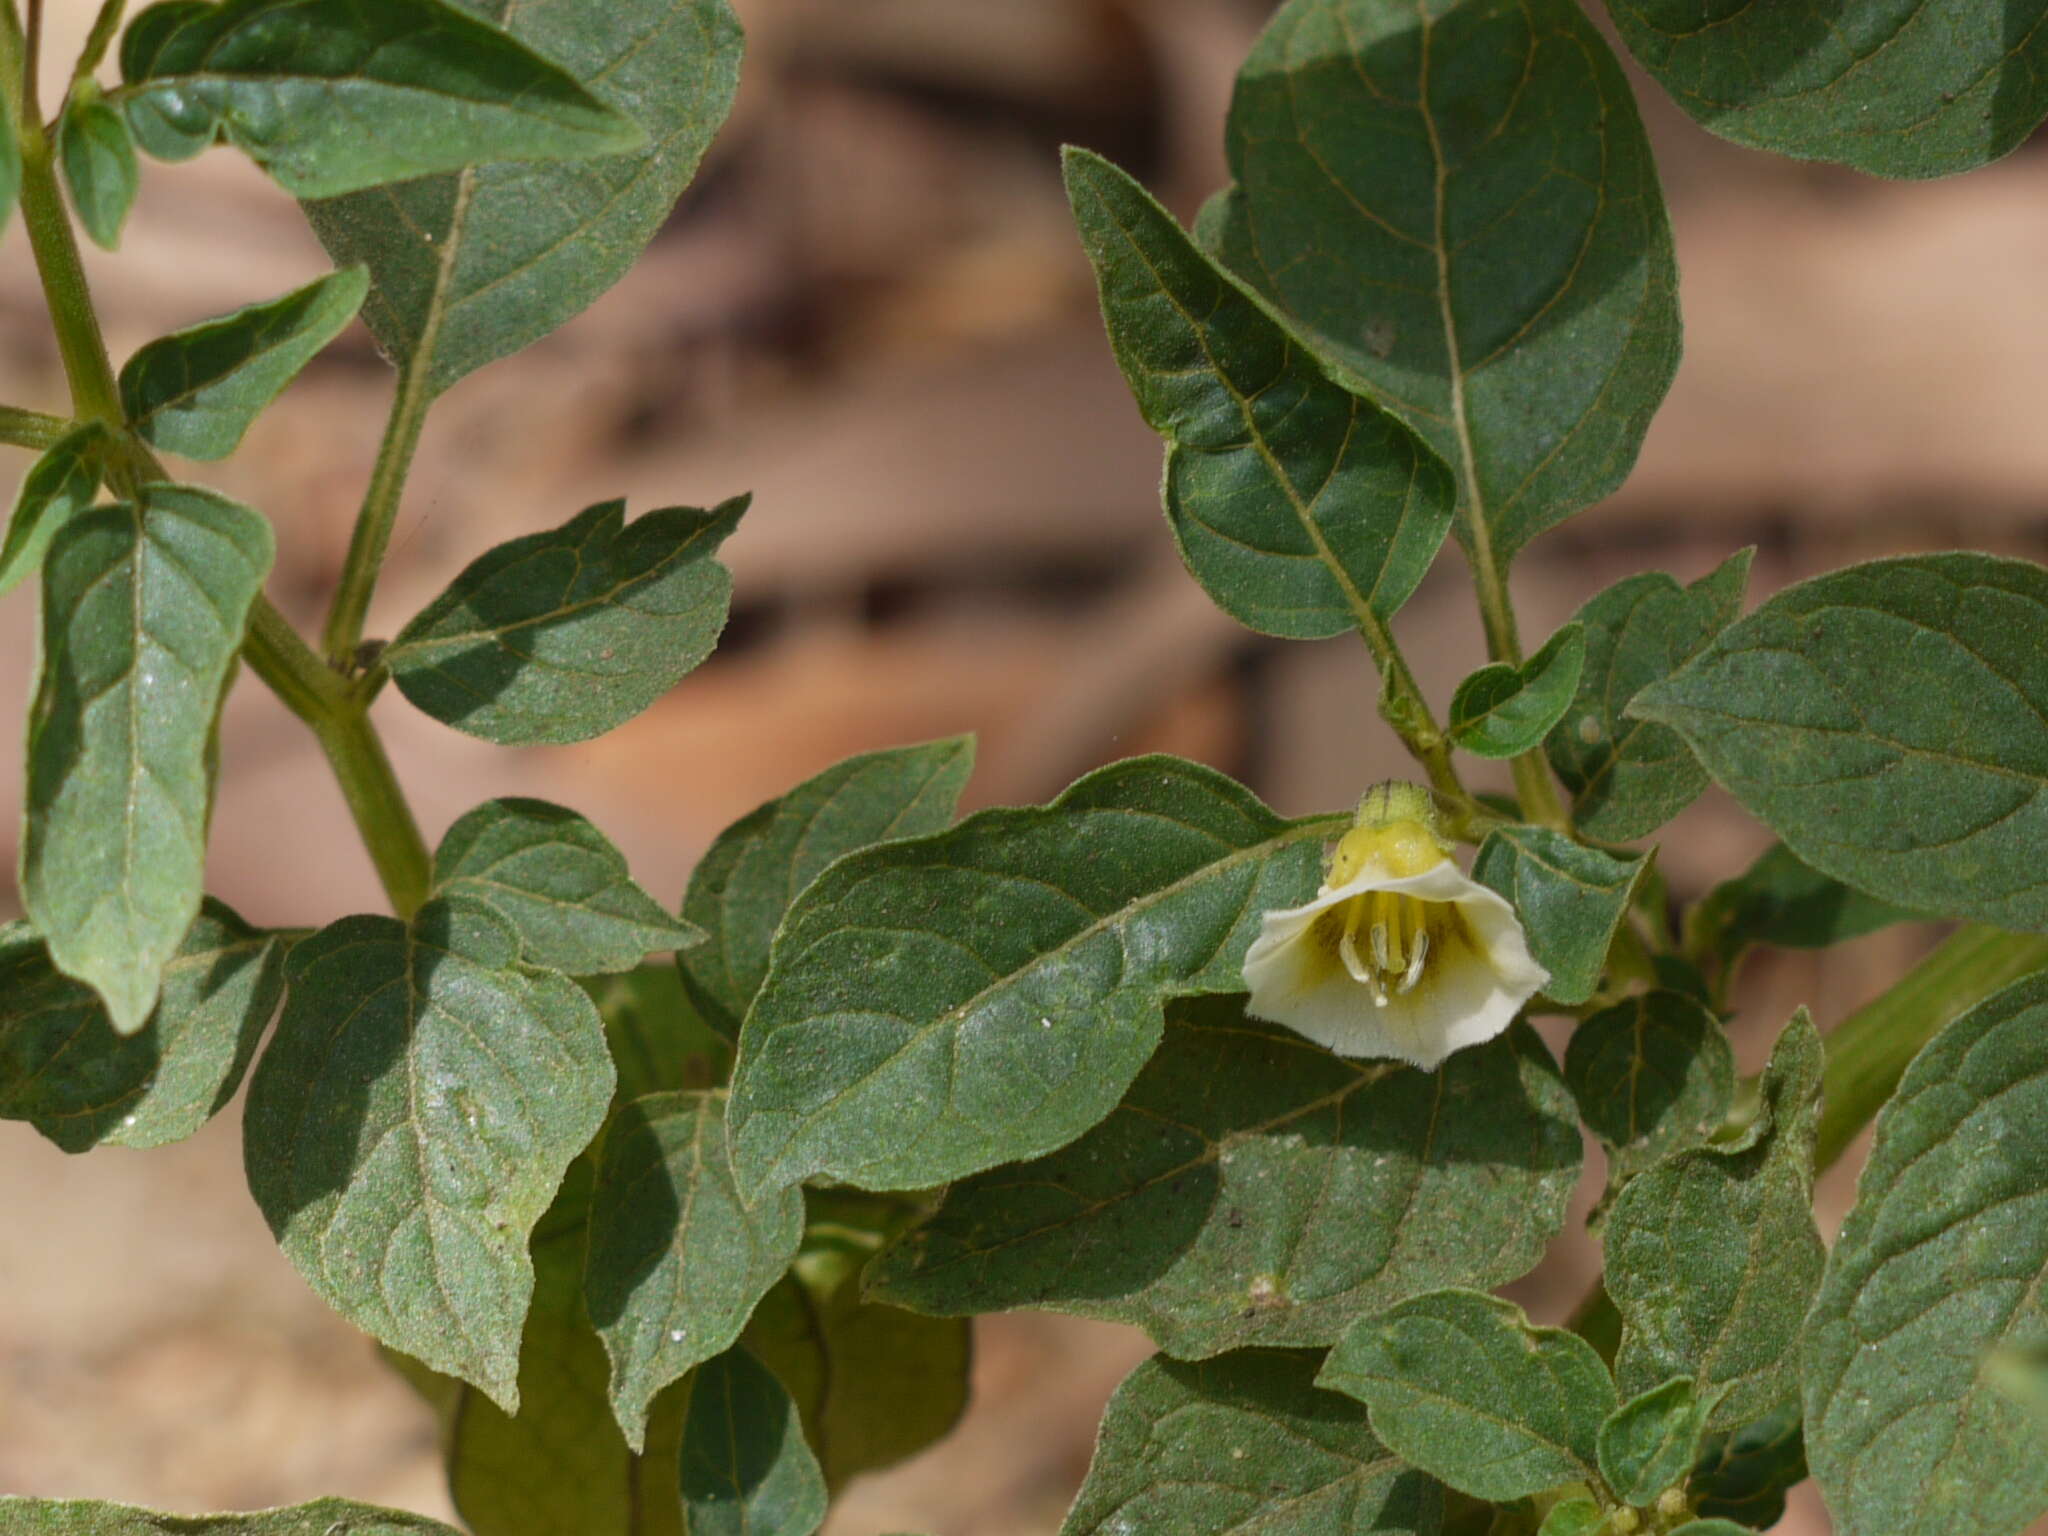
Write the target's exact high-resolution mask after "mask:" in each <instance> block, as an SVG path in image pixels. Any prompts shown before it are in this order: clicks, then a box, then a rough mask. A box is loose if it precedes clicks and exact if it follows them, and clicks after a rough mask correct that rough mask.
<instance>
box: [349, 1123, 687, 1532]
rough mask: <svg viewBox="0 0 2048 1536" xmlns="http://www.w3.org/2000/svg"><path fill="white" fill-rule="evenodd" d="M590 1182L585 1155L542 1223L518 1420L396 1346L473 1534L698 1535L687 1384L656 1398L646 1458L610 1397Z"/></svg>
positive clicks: (536, 1239)
mask: <svg viewBox="0 0 2048 1536" xmlns="http://www.w3.org/2000/svg"><path fill="white" fill-rule="evenodd" d="M590 1189H591V1162H590V1159H589V1158H588V1157H579V1158H578V1159H577V1160H576V1161H575V1162H574V1163H572V1164H571V1165H570V1167H569V1173H568V1176H567V1178H565V1179H564V1180H563V1183H562V1191H561V1193H560V1194H559V1195H557V1196H556V1197H555V1202H554V1204H553V1205H552V1206H550V1207H549V1209H548V1212H547V1214H546V1215H545V1216H543V1217H542V1218H541V1220H540V1223H539V1225H538V1226H536V1227H535V1228H534V1233H533V1245H532V1255H533V1270H534V1290H533V1306H532V1308H531V1310H530V1311H529V1312H528V1313H527V1316H526V1327H525V1331H524V1335H523V1337H522V1339H521V1342H520V1347H519V1389H520V1408H519V1412H518V1414H517V1415H516V1416H513V1415H508V1414H506V1412H505V1411H504V1410H503V1409H502V1408H500V1407H498V1405H497V1404H496V1403H493V1402H492V1401H491V1400H490V1399H489V1398H487V1397H484V1396H483V1395H482V1394H481V1393H479V1392H478V1391H477V1390H476V1389H475V1388H474V1387H470V1386H466V1385H464V1384H463V1383H462V1382H459V1381H452V1380H450V1379H449V1378H447V1377H445V1376H436V1375H434V1374H433V1373H432V1372H431V1371H428V1370H427V1369H426V1368H425V1367H423V1366H421V1365H420V1364H418V1362H416V1361H412V1360H408V1359H406V1358H404V1357H403V1356H400V1355H393V1354H387V1358H388V1359H389V1360H390V1361H391V1362H392V1363H393V1364H394V1365H395V1366H397V1368H398V1369H399V1371H400V1372H401V1373H402V1374H403V1375H404V1376H405V1377H406V1378H407V1379H408V1380H409V1381H411V1382H412V1384H413V1385H414V1386H415V1387H417V1388H418V1389H419V1391H420V1393H421V1394H422V1395H423V1396H424V1397H425V1398H426V1399H427V1401H428V1402H429V1403H430V1404H432V1405H433V1406H434V1409H435V1411H436V1413H437V1414H438V1416H439V1417H440V1420H441V1426H442V1449H443V1455H444V1458H445V1459H446V1462H447V1465H448V1489H449V1492H450V1494H451V1495H452V1496H453V1498H454V1500H455V1507H456V1508H457V1509H458V1510H460V1511H461V1513H462V1519H463V1522H464V1524H465V1525H466V1526H467V1527H468V1529H469V1530H470V1531H471V1532H472V1533H473V1536H597V1533H609V1532H622V1533H631V1536H688V1532H687V1531H686V1529H685V1526H684V1523H683V1509H682V1501H681V1499H680V1498H679V1497H678V1495H677V1493H676V1460H677V1457H678V1456H679V1455H680V1454H681V1447H682V1439H683V1415H684V1411H685V1409H686V1406H687V1404H688V1400H689V1389H688V1388H687V1387H685V1386H677V1387H672V1388H670V1389H669V1390H668V1391H667V1392H664V1393H663V1394H662V1395H661V1397H660V1398H659V1399H657V1400H656V1403H655V1407H654V1412H653V1414H652V1415H651V1416H650V1419H649V1422H648V1430H647V1452H646V1454H645V1455H642V1456H636V1455H634V1454H633V1452H632V1450H631V1449H630V1448H629V1447H628V1446H627V1444H626V1442H625V1439H624V1438H623V1437H622V1436H621V1435H620V1434H619V1427H618V1425H617V1424H616V1423H614V1422H613V1420H612V1411H611V1405H610V1404H609V1403H608V1402H607V1401H606V1396H605V1381H606V1377H607V1368H606V1365H605V1356H604V1346H603V1345H602V1344H601V1343H599V1342H598V1337H597V1334H596V1333H595V1332H594V1331H593V1330H592V1328H591V1326H590V1321H589V1319H588V1318H586V1317H585V1316H584V1315H583V1297H582V1290H583V1273H582V1272H583V1249H584V1241H585V1233H586V1219H587V1217H588V1214H589V1207H590Z"/></svg>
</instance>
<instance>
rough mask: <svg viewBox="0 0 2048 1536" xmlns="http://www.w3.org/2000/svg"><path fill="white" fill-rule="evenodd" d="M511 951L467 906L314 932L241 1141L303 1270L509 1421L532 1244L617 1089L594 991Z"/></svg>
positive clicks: (296, 960)
mask: <svg viewBox="0 0 2048 1536" xmlns="http://www.w3.org/2000/svg"><path fill="white" fill-rule="evenodd" d="M518 956H519V940H518V936H517V935H516V934H515V933H514V932H513V931H512V929H511V928H510V927H508V926H507V925H506V924H505V922H504V921H503V920H502V919H501V918H499V917H497V916H496V915H495V914H494V913H492V912H491V911H490V910H489V909H488V908H485V907H482V906H479V905H477V904H475V903H470V902H465V901H462V900H460V899H459V898H457V899H452V900H451V899H445V898H444V899H439V900H436V901H433V902H430V903H428V905H426V906H425V907H423V908H421V909H420V913H419V915H418V916H417V917H416V918H415V919H414V920H413V923H412V925H411V926H410V927H408V926H407V925H405V924H403V923H400V922H398V921H397V920H395V919H393V918H387V917H348V918H343V919H342V920H341V921H340V922H338V923H334V924H332V925H330V926H329V927H327V928H324V929H322V930H321V931H320V932H319V933H318V934H315V935H314V936H313V937H312V938H310V939H306V940H304V941H303V942H301V943H300V944H299V945H298V946H297V947H296V948H295V949H294V950H293V951H292V957H291V960H290V962H289V965H288V967H287V969H288V979H289V981H290V985H291V994H290V997H289V998H288V999H287V1001H286V1003H285V1008H284V1015H283V1017H282V1018H281V1019H280V1020H279V1021H278V1026H277V1036H276V1038H275V1039H274V1040H273V1041H272V1042H271V1046H270V1049H269V1050H268V1051H266V1052H265V1053H264V1056H263V1060H262V1062H261V1063H260V1064H259V1065H258V1066H257V1069H256V1074H255V1077H254V1079H253V1081H252V1083H251V1087H250V1091H249V1106H248V1113H247V1119H246V1122H245V1127H244V1132H243V1135H244V1145H245V1149H246V1153H247V1164H248V1174H249V1188H250V1191H251V1192H252V1193H253V1194H254V1195H255V1197H256V1203H257V1205H258V1206H260V1207H261V1208H262V1211H263V1214H264V1216H265V1218H266V1219H267V1220H268V1221H269V1223H270V1229H271V1231H272V1232H274V1233H276V1234H277V1238H278V1242H279V1244H280V1245H281V1246H282V1247H283V1249H284V1252H285V1256H286V1257H287V1258H288V1259H290V1260H291V1262H292V1264H293V1266H294V1267H295V1268H296V1269H297V1270H298V1271H299V1273H300V1274H301V1275H303V1276H304V1277H305V1279H306V1282H307V1283H308V1284H309V1285H311V1286H312V1287H313V1289H314V1290H316V1291H318V1292H319V1293H320V1295H321V1296H322V1297H324V1298H325V1299H326V1300H327V1302H328V1304H329V1305H330V1306H332V1307H333V1308H334V1309H335V1310H336V1311H338V1312H340V1313H341V1314H342V1315H343V1316H344V1317H346V1318H348V1319H349V1320H350V1321H351V1322H353V1323H355V1324H356V1325H357V1326H358V1327H360V1328H362V1329H364V1330H365V1331H366V1332H368V1333H370V1334H373V1335H374V1336H375V1337H377V1338H378V1339H380V1340H382V1341H383V1342H384V1343H386V1344H389V1345H390V1346H391V1347H392V1348H394V1349H397V1350H400V1351H403V1352H404V1353H405V1354H408V1355H411V1356H413V1357H414V1358H415V1359H417V1360H419V1361H421V1362H423V1363H424V1364H426V1365H427V1366H429V1367H431V1368H432V1369H434V1370H437V1371H442V1372H445V1373H447V1374H449V1375H453V1376H459V1377H461V1378H462V1379H463V1380H465V1381H468V1382H472V1383H474V1384H475V1385H476V1386H478V1387H481V1388H482V1389H483V1390H484V1391H485V1392H486V1393H488V1394H489V1395H490V1396H491V1398H492V1399H493V1400H494V1401H496V1402H498V1403H500V1404H502V1405H503V1406H504V1407H505V1408H506V1409H507V1410H508V1411H511V1412H516V1411H517V1410H518V1406H519V1388H518V1383H517V1365H518V1360H517V1353H516V1352H517V1348H518V1339H519V1330H520V1324H521V1322H522V1320H523V1319H524V1318H525V1316H526V1310H527V1304H528V1301H529V1300H530V1298H531V1296H532V1294H533V1267H532V1264H531V1263H530V1262H529V1260H528V1257H527V1251H526V1249H527V1235H528V1233H529V1232H531V1231H532V1229H533V1226H534V1223H535V1222H536V1221H537V1220H538V1219H539V1218H540V1216H541V1214H542V1212H543V1211H545V1210H546V1209H547V1206H548V1202H549V1201H550V1200H551V1199H552V1198H553V1196H554V1194H555V1191H556V1189H557V1188H558V1187H559V1186H560V1184H561V1181H562V1174H563V1170H564V1169H566V1168H567V1167H568V1166H569V1162H570V1160H571V1159H572V1158H574V1157H575V1156H576V1154H577V1153H578V1152H580V1151H581V1150H582V1149H583V1147H584V1146H585V1145H586V1144H587V1143H588V1142H589V1141H590V1139H591V1137H592V1136H594V1135H595V1134H596V1133H597V1129H598V1126H599V1125H600V1123H601V1122H602V1120H603V1118H604V1111H605V1105H606V1103H607V1101H608V1100H609V1099H610V1097H611V1091H612V1083H613V1075H612V1065H611V1062H610V1060H609V1059H608V1058H607V1057H606V1055H605V1049H604V1031H603V1026H602V1025H601V1024H600V1023H599V1020H598V1017H597V1010H596V1008H595V1007H594V1006H592V1004H591V1002H590V999H589V998H588V997H587V996H585V994H584V993H583V991H582V989H581V988H579V987H578V986H577V985H576V984H575V983H574V982H572V981H570V980H569V979H568V978H566V977H564V976H561V975H558V974H556V973H554V972H551V971H535V970H526V969H522V968H521V967H520V966H519V964H518Z"/></svg>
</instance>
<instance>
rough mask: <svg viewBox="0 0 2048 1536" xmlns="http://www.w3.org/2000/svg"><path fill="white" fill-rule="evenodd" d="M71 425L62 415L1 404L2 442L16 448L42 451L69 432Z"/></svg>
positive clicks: (0, 435) (0, 440)
mask: <svg viewBox="0 0 2048 1536" xmlns="http://www.w3.org/2000/svg"><path fill="white" fill-rule="evenodd" d="M71 426H72V424H71V423H70V422H69V421H66V420H65V419H64V418H63V417H62V416H49V415H45V414H44V413H43V412H41V411H27V410H23V409H21V408H20V407H19V406H13V405H0V443H6V444H9V445H10V446H12V447H15V448H33V449H35V450H36V451H37V452H38V453H40V452H41V451H42V450H43V449H45V448H48V447H50V446H52V445H53V444H54V443H55V442H56V441H57V439H58V438H60V437H62V436H63V435H64V434H65V433H66V432H69V431H70V430H71Z"/></svg>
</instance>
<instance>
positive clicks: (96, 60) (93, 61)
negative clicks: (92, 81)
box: [71, 0, 128, 80]
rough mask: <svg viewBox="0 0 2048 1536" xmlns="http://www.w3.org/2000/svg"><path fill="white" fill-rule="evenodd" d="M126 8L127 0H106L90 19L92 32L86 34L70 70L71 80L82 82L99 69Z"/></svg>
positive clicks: (117, 30)
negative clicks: (81, 48) (83, 44)
mask: <svg viewBox="0 0 2048 1536" xmlns="http://www.w3.org/2000/svg"><path fill="white" fill-rule="evenodd" d="M127 8H128V5H127V0H106V3H105V4H104V5H102V6H101V7H100V11H99V14H98V15H97V16H95V17H93V19H92V31H91V32H89V33H87V34H86V39H85V47H84V49H83V50H81V51H80V53H79V55H78V63H77V64H76V66H74V68H73V70H72V75H71V78H72V79H73V80H84V79H86V78H88V77H89V76H90V75H91V74H92V72H93V71H94V70H96V69H98V68H99V67H100V61H101V60H102V59H104V58H105V57H106V56H107V49H108V47H109V46H110V45H111V44H112V43H113V41H114V36H115V34H116V33H118V32H119V31H120V30H121V14H122V12H123V11H125V10H126V9H127Z"/></svg>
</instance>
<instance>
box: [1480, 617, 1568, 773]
mask: <svg viewBox="0 0 2048 1536" xmlns="http://www.w3.org/2000/svg"><path fill="white" fill-rule="evenodd" d="M1585 664H1586V635H1585V630H1584V628H1583V626H1581V625H1579V624H1576V623H1572V624H1567V625H1565V627H1564V628H1563V629H1560V630H1559V631H1558V632H1557V633H1556V634H1554V635H1552V636H1551V637H1550V639H1549V640H1547V641H1545V642H1544V645H1543V648H1542V649H1541V650H1539V651H1537V653H1536V654H1535V655H1534V656H1531V657H1530V658H1529V659H1528V660H1527V661H1525V662H1524V663H1522V665H1521V666H1519V667H1516V666H1510V665H1509V664H1508V663H1506V662H1504V661H1497V662H1495V663H1493V664H1492V665H1491V666H1485V667H1481V668H1480V669H1479V670H1478V671H1477V672H1474V673H1473V674H1472V675H1471V676H1470V677H1468V678H1466V679H1465V681H1464V682H1462V683H1460V684H1458V691H1457V693H1456V694H1455V695H1453V697H1452V699H1451V721H1450V733H1451V740H1453V741H1454V742H1456V743H1457V744H1458V745H1459V746H1461V747H1463V748H1464V749H1465V750H1466V751H1467V752H1470V753H1473V754H1474V755H1476V756H1479V757H1520V756H1521V755H1522V754H1523V753H1524V752H1528V751H1532V750H1533V749H1534V748H1536V747H1538V746H1540V745H1541V744H1542V742H1543V738H1544V736H1545V735H1547V734H1548V733H1549V731H1550V728H1551V727H1552V726H1554V725H1556V724H1557V722H1558V721H1559V719H1561V718H1562V717H1563V715H1564V712H1565V710H1567V709H1568V708H1570V707H1571V702H1572V696H1573V693H1574V691H1575V690H1576V689H1577V688H1578V686H1579V673H1580V670H1581V669H1582V668H1583V667H1584V666H1585Z"/></svg>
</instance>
